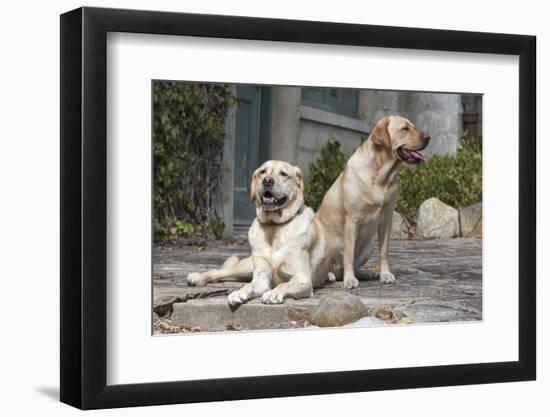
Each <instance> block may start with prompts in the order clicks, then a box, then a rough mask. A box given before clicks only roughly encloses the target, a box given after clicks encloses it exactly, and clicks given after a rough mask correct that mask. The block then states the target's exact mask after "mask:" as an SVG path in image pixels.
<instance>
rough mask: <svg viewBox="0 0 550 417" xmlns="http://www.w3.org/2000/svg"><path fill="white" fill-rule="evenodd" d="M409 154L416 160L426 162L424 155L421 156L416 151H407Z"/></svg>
mask: <svg viewBox="0 0 550 417" xmlns="http://www.w3.org/2000/svg"><path fill="white" fill-rule="evenodd" d="M409 153H411V154H412V156H414V157H415V158H416V159H420V160H421V161H425V160H426V157H425V156H424V155H422V154H421V153H420V152H418V151H409Z"/></svg>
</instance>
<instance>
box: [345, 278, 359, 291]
mask: <svg viewBox="0 0 550 417" xmlns="http://www.w3.org/2000/svg"><path fill="white" fill-rule="evenodd" d="M357 287H359V280H358V279H357V278H355V277H344V288H345V289H346V290H353V289H354V288H357Z"/></svg>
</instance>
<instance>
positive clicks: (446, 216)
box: [416, 197, 460, 238]
mask: <svg viewBox="0 0 550 417" xmlns="http://www.w3.org/2000/svg"><path fill="white" fill-rule="evenodd" d="M416 234H417V235H418V236H420V237H423V238H449V237H456V236H459V234H460V227H459V222H458V210H457V209H455V208H453V207H451V206H448V205H447V204H445V203H443V202H442V201H440V200H438V199H437V198H435V197H433V198H430V199H428V200H426V201H424V202H423V203H422V204H421V205H420V207H419V208H418V216H417V223H416Z"/></svg>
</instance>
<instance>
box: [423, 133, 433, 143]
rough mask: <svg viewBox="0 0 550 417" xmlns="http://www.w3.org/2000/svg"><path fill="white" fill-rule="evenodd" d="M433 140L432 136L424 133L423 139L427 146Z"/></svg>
mask: <svg viewBox="0 0 550 417" xmlns="http://www.w3.org/2000/svg"><path fill="white" fill-rule="evenodd" d="M431 139H432V138H431V137H430V135H426V134H425V133H424V138H423V140H424V143H425V144H426V145H427V144H428V143H430V140H431Z"/></svg>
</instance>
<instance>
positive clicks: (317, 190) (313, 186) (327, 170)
mask: <svg viewBox="0 0 550 417" xmlns="http://www.w3.org/2000/svg"><path fill="white" fill-rule="evenodd" d="M347 159H348V158H347V157H346V155H345V154H344V152H342V150H341V145H340V142H338V141H337V140H334V138H333V137H332V136H331V137H330V138H329V140H328V142H327V143H326V144H325V145H324V146H323V148H322V149H321V153H320V154H319V155H317V158H316V159H315V161H314V162H313V163H312V164H311V165H310V166H309V179H308V181H307V183H306V187H305V194H306V198H305V201H306V205H308V206H310V207H312V208H313V209H314V210H316V209H317V207H319V205H320V204H321V201H323V197H324V196H325V194H326V192H327V190H328V189H329V188H330V186H331V185H332V183H333V182H334V181H335V180H336V178H338V175H340V173H341V172H342V171H343V170H344V167H345V166H346V161H347Z"/></svg>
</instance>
